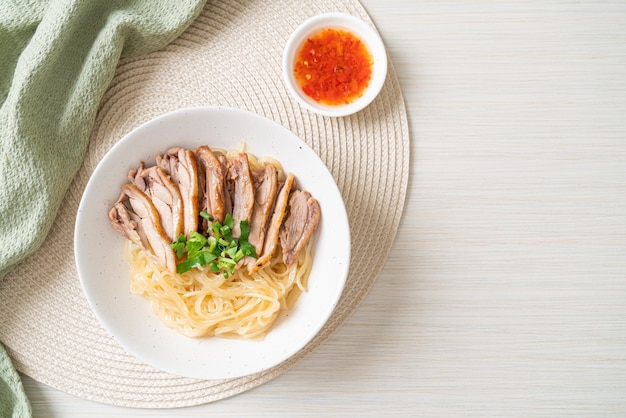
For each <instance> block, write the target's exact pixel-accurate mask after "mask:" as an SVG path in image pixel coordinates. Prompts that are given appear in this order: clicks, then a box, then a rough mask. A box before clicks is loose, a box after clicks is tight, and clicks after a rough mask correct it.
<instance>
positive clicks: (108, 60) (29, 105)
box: [0, 0, 205, 417]
mask: <svg viewBox="0 0 626 418" xmlns="http://www.w3.org/2000/svg"><path fill="white" fill-rule="evenodd" d="M204 1H205V0H174V1H172V0H127V1H122V0H105V1H100V0H95V1H94V0H47V1H44V0H2V1H0V104H1V108H0V279H1V278H2V277H3V276H4V275H6V273H7V272H8V271H9V270H10V269H11V268H12V267H14V266H15V264H17V263H18V262H19V261H20V260H22V259H23V258H25V257H26V256H27V255H29V254H31V253H32V252H33V251H35V250H36V249H37V248H38V247H39V246H40V245H41V243H42V242H43V240H44V238H45V237H46V235H47V232H48V230H49V229H50V226H51V225H52V222H53V220H54V217H55V214H56V212H57V210H58V208H59V206H60V203H61V200H62V198H63V195H64V194H65V192H66V190H67V188H68V187H69V185H70V182H71V180H72V178H73V177H74V175H75V174H76V172H77V171H78V168H79V167H80V164H81V161H82V158H83V154H84V152H85V150H86V146H87V142H88V139H89V134H90V131H91V128H92V126H93V122H94V119H95V116H96V112H97V109H98V104H99V102H100V99H101V98H102V95H103V94H104V92H105V91H106V88H107V86H108V84H109V83H110V81H111V79H112V78H113V75H114V72H115V68H116V65H117V63H118V61H119V59H120V57H122V56H128V55H134V54H141V53H145V52H148V51H153V50H157V49H160V48H163V47H164V46H165V45H166V44H167V43H169V42H170V41H172V40H173V39H174V38H175V37H177V36H178V35H179V34H180V33H181V32H182V31H183V30H184V29H185V28H186V27H187V26H188V25H189V24H190V23H191V22H192V21H193V19H194V18H195V17H196V16H197V15H198V14H199V13H200V11H201V10H202V7H203V3H204ZM1 298H2V295H1V294H0V300H1ZM28 415H30V407H29V406H28V402H27V400H26V397H25V396H24V395H23V390H22V388H21V384H19V377H18V375H17V374H15V370H14V369H13V367H12V366H11V363H10V361H9V360H8V357H7V354H6V352H5V351H4V349H1V350H0V416H2V417H21V416H28Z"/></svg>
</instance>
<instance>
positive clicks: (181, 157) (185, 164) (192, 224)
mask: <svg viewBox="0 0 626 418" xmlns="http://www.w3.org/2000/svg"><path fill="white" fill-rule="evenodd" d="M156 162H157V165H158V166H159V167H161V168H162V169H163V170H164V171H165V172H166V173H167V174H169V175H170V178H171V179H172V182H173V183H174V184H175V185H176V187H177V188H178V191H179V193H180V197H181V199H182V207H183V211H182V219H183V231H182V232H183V233H184V234H185V235H186V236H187V237H189V235H190V234H191V232H195V231H197V230H198V218H199V217H200V215H199V214H200V211H199V204H198V202H199V199H200V193H201V192H200V190H201V189H200V186H199V174H198V166H197V164H196V158H195V155H194V153H193V152H192V151H191V150H188V149H185V148H181V147H173V148H170V149H168V150H167V152H166V153H165V154H158V155H157V156H156Z"/></svg>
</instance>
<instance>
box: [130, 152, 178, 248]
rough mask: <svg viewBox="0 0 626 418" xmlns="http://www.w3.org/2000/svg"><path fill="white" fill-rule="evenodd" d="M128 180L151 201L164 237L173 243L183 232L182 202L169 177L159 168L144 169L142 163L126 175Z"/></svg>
mask: <svg viewBox="0 0 626 418" xmlns="http://www.w3.org/2000/svg"><path fill="white" fill-rule="evenodd" d="M128 178H129V179H130V180H131V182H132V183H133V184H134V185H135V186H136V187H137V188H138V189H139V190H141V191H142V192H144V193H145V194H146V195H147V196H148V197H149V198H150V199H151V200H152V204H153V205H154V207H155V208H156V211H157V213H158V214H159V219H160V222H161V226H162V228H163V230H164V231H165V234H166V236H167V237H168V238H169V239H170V242H172V241H175V240H176V238H177V237H178V236H179V235H180V234H181V233H182V232H183V202H182V198H181V196H180V191H179V189H178V187H176V185H175V184H174V182H173V181H172V180H171V179H170V176H169V175H168V174H167V173H166V172H165V170H163V169H162V168H161V167H158V166H153V167H150V168H145V165H144V163H143V162H142V163H141V165H140V166H139V168H138V169H136V170H131V171H130V172H129V173H128Z"/></svg>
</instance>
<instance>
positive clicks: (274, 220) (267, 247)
mask: <svg viewBox="0 0 626 418" xmlns="http://www.w3.org/2000/svg"><path fill="white" fill-rule="evenodd" d="M295 179H296V178H295V176H294V175H293V174H291V173H289V174H288V175H287V178H286V179H285V183H284V184H283V185H282V187H281V188H280V191H279V192H278V196H277V197H276V203H275V204H274V210H273V212H272V217H271V219H270V223H269V225H268V227H267V232H266V234H265V241H264V242H263V252H262V254H257V255H258V256H259V257H258V258H257V260H256V262H255V263H254V264H251V265H249V267H248V271H249V272H250V273H253V272H255V271H257V270H258V269H260V268H262V267H264V266H265V265H266V264H267V263H269V261H270V259H271V258H272V257H273V255H274V253H275V252H276V248H277V244H278V235H279V231H280V226H281V225H282V223H283V219H284V217H285V212H286V209H287V204H288V203H289V194H290V193H291V189H292V188H293V185H294V183H295Z"/></svg>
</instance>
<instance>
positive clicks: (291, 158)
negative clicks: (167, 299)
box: [74, 107, 350, 379]
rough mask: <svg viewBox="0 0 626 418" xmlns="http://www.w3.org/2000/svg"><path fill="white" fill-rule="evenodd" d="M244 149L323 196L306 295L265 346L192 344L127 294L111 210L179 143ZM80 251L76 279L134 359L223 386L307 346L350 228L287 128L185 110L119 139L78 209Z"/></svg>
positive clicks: (330, 302) (218, 341)
mask: <svg viewBox="0 0 626 418" xmlns="http://www.w3.org/2000/svg"><path fill="white" fill-rule="evenodd" d="M241 141H245V142H246V150H247V151H248V152H250V153H252V154H255V155H257V156H260V157H263V156H268V157H273V158H275V159H277V160H278V161H280V162H281V163H282V165H283V168H284V169H285V171H288V172H292V173H294V175H295V176H296V179H297V184H298V187H299V188H301V189H304V190H308V191H309V192H311V194H312V195H313V196H314V197H316V198H317V200H318V202H319V204H320V208H321V211H322V218H321V220H320V224H319V226H318V229H317V231H316V237H315V243H314V245H315V247H314V250H313V251H314V260H313V267H312V270H311V274H310V276H309V279H308V282H307V291H306V292H304V293H302V294H301V295H300V297H299V298H298V300H297V301H296V303H295V304H294V306H293V308H292V309H291V311H289V312H283V313H282V314H280V316H279V318H278V320H277V321H276V323H275V324H274V326H273V328H272V329H271V330H270V331H269V332H268V333H267V336H266V337H265V339H264V340H263V341H244V340H236V339H224V338H215V337H208V338H189V337H185V336H183V335H181V334H179V333H178V332H176V331H173V330H171V329H169V328H166V327H165V325H163V324H162V323H161V322H160V320H159V319H158V318H157V316H156V315H154V314H153V313H152V312H151V311H150V308H149V303H148V301H147V300H146V299H145V298H144V297H142V296H138V295H134V294H132V293H131V292H130V278H129V271H130V267H129V265H128V263H127V262H126V261H125V260H124V257H123V255H122V249H123V245H124V238H123V237H122V236H121V235H120V234H118V233H117V232H115V231H113V228H112V227H111V224H110V222H109V220H108V217H107V213H108V210H109V208H110V207H111V205H112V204H113V203H114V202H115V201H116V200H117V198H118V196H119V193H120V186H121V185H122V184H123V183H126V182H127V181H128V180H127V177H126V176H127V173H128V170H129V169H131V168H134V167H137V164H138V163H139V162H140V161H145V163H146V164H147V165H153V164H154V160H155V155H156V154H157V153H159V152H164V151H165V150H167V149H168V148H169V147H171V146H174V145H178V146H182V147H186V148H189V149H195V148H196V147H198V146H199V145H203V144H206V145H209V146H213V147H217V148H224V149H235V148H238V146H239V144H240V143H241ZM74 246H75V256H76V264H77V269H78V275H79V278H80V282H81V284H82V287H83V290H84V292H85V295H86V297H87V300H88V302H89V304H90V305H91V308H92V309H93V311H94V313H95V315H96V317H97V318H98V319H99V320H100V322H101V323H102V325H103V326H104V328H105V329H106V330H107V331H108V332H109V333H110V334H111V335H112V336H113V337H115V339H116V340H117V341H118V342H119V343H120V344H121V345H122V346H123V347H124V348H125V349H126V350H127V351H128V352H129V353H131V354H134V355H135V356H136V357H138V358H139V359H141V360H143V361H145V362H146V363H148V364H150V365H152V366H154V367H156V368H157V369H161V370H164V371H167V372H170V373H174V374H177V375H181V376H186V377H192V378H197V379H227V378H233V377H239V376H243V375H248V374H253V373H257V372H261V371H263V370H266V369H268V368H271V367H272V366H275V365H277V364H279V363H281V362H283V361H285V360H287V359H288V358H289V357H291V356H292V355H294V354H295V353H297V352H298V351H299V350H300V349H302V348H303V347H304V346H305V345H306V344H307V343H308V342H309V341H310V340H311V339H312V338H314V337H315V335H316V334H317V333H318V331H319V330H320V329H321V328H322V326H323V325H324V324H325V323H326V321H327V320H328V318H329V317H330V316H331V314H332V312H333V310H334V308H335V306H336V304H337V302H338V301H339V298H340V296H341V292H342V291H343V288H344V284H345V281H346V278H347V275H348V269H349V264H350V228H349V226H348V217H347V213H346V210H345V207H344V204H343V200H342V197H341V194H340V192H339V189H338V188H337V185H336V184H335V181H334V179H333V177H332V175H331V174H330V172H329V171H328V169H327V168H326V166H325V165H324V163H323V162H322V160H321V159H320V158H319V157H318V156H317V154H315V152H314V151H313V150H312V149H311V148H310V147H309V146H308V145H307V144H306V143H305V142H303V141H302V140H301V139H299V138H298V137H297V136H296V135H294V134H293V133H292V132H291V131H289V130H287V129H286V128H284V127H282V126H280V125H278V124H277V123H275V122H273V121H271V120H269V119H266V118H264V117H261V116H259V115H256V114H253V113H250V112H245V111H242V110H237V109H230V108H219V107H206V108H192V109H181V110H179V111H175V112H172V113H168V114H166V115H163V116H160V117H158V118H156V119H153V120H151V121H149V122H147V123H145V124H144V125H141V126H139V127H138V128H136V129H134V130H133V131H132V132H130V133H129V134H128V135H126V136H125V137H124V138H122V139H121V140H120V141H119V142H118V143H117V144H115V146H113V147H112V148H111V150H110V151H109V152H108V153H107V154H106V155H105V156H104V158H103V159H102V160H101V161H100V163H99V164H98V166H97V167H96V169H95V171H94V173H93V174H92V176H91V178H90V180H89V182H88V184H87V187H86V189H85V192H84V194H83V197H82V199H81V202H80V206H79V208H78V215H77V219H76V229H75V235H74Z"/></svg>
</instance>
